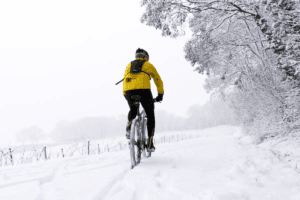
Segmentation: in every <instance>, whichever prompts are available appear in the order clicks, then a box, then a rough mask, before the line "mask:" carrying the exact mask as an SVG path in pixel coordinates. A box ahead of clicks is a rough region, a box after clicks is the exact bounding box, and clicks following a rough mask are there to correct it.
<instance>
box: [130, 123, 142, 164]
mask: <svg viewBox="0 0 300 200" xmlns="http://www.w3.org/2000/svg"><path fill="white" fill-rule="evenodd" d="M139 132H140V124H139V122H138V120H137V119H135V120H133V122H132V126H131V130H130V145H129V147H130V160H131V169H133V168H134V167H135V166H136V165H138V164H139V163H140V161H141V147H140V145H141V138H140V137H139V135H140V134H139Z"/></svg>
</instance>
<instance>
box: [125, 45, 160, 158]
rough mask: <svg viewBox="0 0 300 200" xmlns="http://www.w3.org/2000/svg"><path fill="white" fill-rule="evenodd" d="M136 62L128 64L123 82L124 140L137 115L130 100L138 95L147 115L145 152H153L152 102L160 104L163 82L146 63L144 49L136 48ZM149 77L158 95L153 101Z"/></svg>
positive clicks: (128, 134)
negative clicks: (126, 106)
mask: <svg viewBox="0 0 300 200" xmlns="http://www.w3.org/2000/svg"><path fill="white" fill-rule="evenodd" d="M135 58H136V60H134V61H132V62H130V63H129V64H128V66H127V67H126V70H125V75H124V80H123V94H124V97H125V98H126V100H127V102H128V105H129V108H130V111H129V113H128V122H127V126H126V138H127V139H130V128H131V123H132V121H133V119H134V118H135V117H136V115H137V107H136V106H135V104H134V99H131V96H132V95H140V96H141V99H140V102H141V104H142V106H143V108H144V110H145V112H146V115H147V118H148V120H147V130H148V142H147V151H148V152H154V151H155V147H154V145H153V137H154V131H155V115H154V100H155V101H157V102H161V101H162V100H163V95H164V88H163V82H162V80H161V78H160V76H159V74H158V73H157V71H156V69H155V67H154V66H153V65H152V64H151V63H150V62H148V61H149V54H148V52H147V51H145V50H144V49H140V48H138V49H137V50H136V52H135ZM151 77H152V78H153V80H154V83H155V85H156V87H157V91H158V95H157V97H156V98H155V99H153V96H152V93H151V89H150V88H151V85H150V80H151Z"/></svg>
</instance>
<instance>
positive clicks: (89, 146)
mask: <svg viewBox="0 0 300 200" xmlns="http://www.w3.org/2000/svg"><path fill="white" fill-rule="evenodd" d="M88 155H90V141H88Z"/></svg>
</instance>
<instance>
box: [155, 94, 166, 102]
mask: <svg viewBox="0 0 300 200" xmlns="http://www.w3.org/2000/svg"><path fill="white" fill-rule="evenodd" d="M163 96H164V94H159V93H158V95H157V97H156V98H155V99H154V101H156V102H161V101H162V100H163Z"/></svg>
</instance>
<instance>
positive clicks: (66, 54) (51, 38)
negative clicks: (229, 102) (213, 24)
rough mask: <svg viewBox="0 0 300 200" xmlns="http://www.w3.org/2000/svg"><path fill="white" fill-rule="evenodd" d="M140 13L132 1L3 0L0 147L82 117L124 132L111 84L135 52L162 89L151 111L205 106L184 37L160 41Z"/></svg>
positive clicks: (118, 95) (119, 98) (180, 113)
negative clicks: (145, 56)
mask: <svg viewBox="0 0 300 200" xmlns="http://www.w3.org/2000/svg"><path fill="white" fill-rule="evenodd" d="M115 5H118V6H115ZM112 8H113V9H112ZM142 12H143V8H141V7H140V4H139V1H128V2H127V1H126V2H124V1H121V0H119V1H105V2H100V1H89V2H85V1H70V0H67V1H63V2H62V1H57V0H54V1H51V2H41V1H32V0H29V1H26V2H24V1H13V2H10V1H9V2H7V1H6V2H3V1H2V2H1V3H0V26H1V32H0V44H1V46H0V92H1V98H0V110H1V112H0V122H1V125H0V137H1V142H0V143H1V144H2V145H8V144H13V143H16V142H18V141H19V142H20V138H22V137H21V136H20V132H22V131H23V130H28V129H29V130H30V128H31V127H37V129H36V130H40V131H37V132H41V134H49V133H50V132H52V131H53V130H54V129H56V128H57V126H58V124H60V123H61V122H62V121H67V122H69V123H76V122H78V123H80V122H81V121H82V119H85V118H86V119H100V118H101V119H102V118H103V119H104V118H108V119H109V118H115V119H118V120H119V121H117V123H118V125H120V127H122V128H123V129H124V123H126V120H125V122H124V121H123V120H124V117H120V116H126V115H127V113H128V110H129V107H128V105H127V102H126V100H125V98H124V97H123V94H122V84H120V85H117V86H116V85H115V83H116V82H118V81H119V80H121V79H122V78H123V76H124V71H125V68H126V66H127V65H128V63H129V62H130V61H132V60H134V53H135V50H136V49H137V48H144V49H146V50H147V51H148V52H149V54H150V62H151V63H152V64H153V65H154V66H155V67H156V69H157V71H158V73H159V74H160V76H161V78H162V80H163V83H164V90H165V95H164V100H163V102H162V103H161V104H156V110H163V111H165V112H167V113H169V114H170V115H173V116H174V117H188V109H189V107H190V106H192V105H199V106H202V105H204V104H205V103H206V102H207V101H208V100H209V94H207V93H206V92H205V91H204V89H203V84H204V79H205V76H203V75H200V74H198V73H196V72H194V71H193V68H192V67H191V66H190V64H189V63H188V62H187V61H186V60H185V59H184V53H183V47H184V44H185V42H186V41H187V37H188V36H185V37H181V38H178V39H170V38H165V37H162V36H161V34H160V32H159V31H156V30H155V29H154V28H151V27H148V26H146V25H144V24H141V23H140V17H141V15H142ZM187 34H189V33H187ZM151 85H152V92H153V96H154V97H155V96H156V95H157V90H156V87H155V85H154V82H153V81H152V82H151ZM114 125H115V124H114ZM32 129H34V128H32ZM87 129H88V128H87ZM123 129H122V130H123ZM25 132H26V131H25ZM15 136H17V137H20V138H19V139H18V138H16V137H15Z"/></svg>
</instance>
